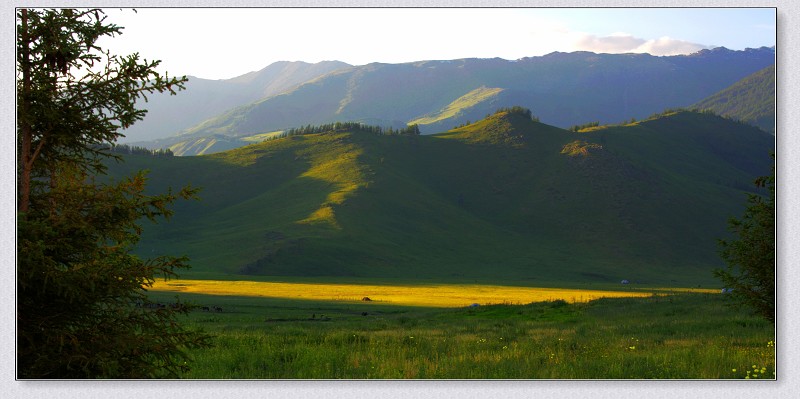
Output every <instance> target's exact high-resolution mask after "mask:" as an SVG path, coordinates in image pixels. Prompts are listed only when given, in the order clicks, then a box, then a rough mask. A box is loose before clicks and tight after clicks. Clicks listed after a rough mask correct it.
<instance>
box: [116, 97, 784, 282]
mask: <svg viewBox="0 0 800 399" xmlns="http://www.w3.org/2000/svg"><path fill="white" fill-rule="evenodd" d="M772 148H773V142H772V136H770V135H768V134H766V133H764V132H762V131H760V130H758V129H755V128H752V127H749V126H747V125H743V124H738V123H735V122H732V121H730V120H726V119H723V118H720V117H716V116H713V115H707V114H698V113H691V112H677V113H671V114H666V115H662V116H658V117H655V118H653V119H649V120H646V121H642V122H638V123H633V124H630V125H625V126H603V127H597V128H594V129H592V131H590V132H584V133H576V132H571V131H566V130H563V129H559V128H556V127H553V126H549V125H546V124H543V123H539V122H535V121H533V120H531V117H530V116H529V115H526V114H525V113H524V112H509V111H503V112H498V113H496V114H494V115H492V116H490V117H489V118H486V119H484V120H480V121H477V122H474V123H472V124H470V125H467V126H464V127H461V128H458V129H454V130H452V131H449V132H445V133H442V134H439V135H433V136H385V135H376V134H374V133H369V132H362V131H339V132H328V133H322V134H309V135H296V136H291V137H287V138H282V139H275V140H271V141H267V142H264V143H259V144H254V145H250V146H246V147H242V148H238V149H235V150H231V151H226V152H222V153H218V154H213V155H209V156H200V157H189V158H169V159H153V158H147V157H130V158H129V159H128V162H127V163H125V164H123V165H121V166H114V173H115V174H119V173H127V172H126V171H130V170H136V169H140V168H146V169H150V170H151V173H150V178H151V182H150V185H151V188H152V189H153V190H162V189H164V188H165V187H167V186H168V185H171V186H173V187H179V186H180V185H182V184H187V183H191V184H192V185H193V186H199V187H202V188H203V190H202V191H201V193H200V197H201V198H202V199H201V200H200V201H198V202H187V203H182V204H179V205H178V206H177V207H176V211H177V213H176V216H175V217H174V218H173V219H172V220H171V221H170V222H169V223H162V224H158V225H148V226H146V227H145V234H144V238H143V240H142V242H141V245H140V249H139V251H140V252H141V253H142V254H143V255H149V254H161V253H172V254H177V255H182V254H186V255H188V256H189V257H190V258H191V259H192V264H193V269H192V271H191V272H188V273H187V274H186V275H187V276H189V277H191V276H192V275H202V274H215V275H219V274H242V275H252V276H305V277H315V276H316V277H320V276H323V277H336V276H338V277H342V278H348V277H350V278H359V277H380V278H387V279H393V278H394V279H417V280H420V281H450V282H459V281H462V282H517V283H524V284H528V285H536V284H541V283H543V282H557V281H562V282H567V283H570V284H574V283H609V282H619V281H620V280H621V279H629V280H630V281H632V282H637V283H641V284H665V285H673V286H675V285H682V286H696V285H706V284H714V278H713V277H712V275H711V270H712V269H713V268H715V267H718V266H720V265H721V262H720V260H719V257H718V255H717V247H716V240H717V239H718V238H720V237H723V236H725V234H727V233H726V223H727V220H728V218H729V217H731V216H735V215H739V214H740V213H741V210H742V208H743V204H744V200H745V195H744V193H745V192H747V191H752V189H753V186H752V184H751V182H752V181H753V179H755V178H756V177H757V176H759V175H763V174H767V173H769V171H770V163H771V159H770V156H769V154H770V151H771V150H772Z"/></svg>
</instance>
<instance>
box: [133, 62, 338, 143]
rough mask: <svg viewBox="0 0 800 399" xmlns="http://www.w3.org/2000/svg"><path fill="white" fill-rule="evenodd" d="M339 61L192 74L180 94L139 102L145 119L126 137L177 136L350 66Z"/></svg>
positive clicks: (137, 139) (295, 63) (282, 64)
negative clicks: (219, 75)
mask: <svg viewBox="0 0 800 399" xmlns="http://www.w3.org/2000/svg"><path fill="white" fill-rule="evenodd" d="M347 66H349V65H348V64H345V63H343V62H339V61H323V62H319V63H316V64H309V63H306V62H285V61H283V62H276V63H273V64H270V65H269V66H267V67H266V68H264V69H262V70H260V71H255V72H251V73H247V74H244V75H241V76H238V77H235V78H232V79H225V80H209V79H201V78H196V77H193V76H190V77H189V81H188V82H187V83H186V90H183V91H181V92H179V93H178V95H177V96H170V95H167V94H163V95H152V96H149V97H148V101H147V102H141V103H140V104H138V105H137V106H139V107H140V108H144V109H147V110H148V112H147V116H146V117H145V119H144V120H142V121H139V122H137V123H136V124H134V125H133V126H131V127H130V128H129V129H127V130H126V131H125V134H126V135H127V136H128V138H127V140H126V141H131V140H133V141H147V140H155V139H160V138H164V137H168V136H174V135H176V134H177V133H178V132H180V131H181V130H183V129H186V128H188V127H190V126H193V125H195V124H197V123H200V122H202V121H203V120H205V119H206V118H210V117H212V116H215V115H217V114H219V113H221V112H223V111H226V110H228V109H231V108H234V107H237V106H240V105H242V104H247V103H250V102H253V101H256V100H259V99H262V98H265V97H269V96H272V95H275V94H279V93H281V92H283V91H285V90H288V89H290V88H292V87H294V86H296V85H298V84H301V83H304V82H307V81H309V80H312V79H314V78H316V77H319V76H321V75H324V74H326V73H328V72H330V71H334V70H336V69H339V68H343V67H347Z"/></svg>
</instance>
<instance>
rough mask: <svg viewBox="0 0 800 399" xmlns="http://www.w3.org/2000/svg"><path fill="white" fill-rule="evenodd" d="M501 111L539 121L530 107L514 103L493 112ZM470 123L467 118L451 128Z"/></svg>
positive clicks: (489, 115) (487, 116) (487, 115)
mask: <svg viewBox="0 0 800 399" xmlns="http://www.w3.org/2000/svg"><path fill="white" fill-rule="evenodd" d="M503 112H506V113H509V114H517V115H522V116H524V117H526V118H528V119H530V120H532V121H534V122H540V121H539V117H538V116H533V113H532V112H531V110H530V109H528V108H525V107H520V106H519V105H515V106H513V107H504V108H498V109H497V111H495V112H494V115H497V114H499V113H503ZM491 116H492V114H486V118H489V117H491ZM471 124H472V121H469V120H467V121H466V122H464V123H462V124H460V125H456V126H454V127H453V129H459V128H462V127H465V126H469V125H471Z"/></svg>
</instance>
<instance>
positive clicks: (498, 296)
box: [151, 280, 716, 308]
mask: <svg viewBox="0 0 800 399" xmlns="http://www.w3.org/2000/svg"><path fill="white" fill-rule="evenodd" d="M151 290H152V291H162V292H176V293H179V292H184V293H194V294H206V295H230V296H251V297H270V298H286V299H301V300H314V301H361V300H362V298H364V297H368V298H370V300H371V301H373V302H378V303H381V304H386V305H404V306H425V307H442V308H446V307H463V306H469V305H471V304H473V303H477V304H480V305H489V304H527V303H531V302H542V301H552V300H557V299H562V300H565V301H567V302H571V303H574V302H587V301H591V300H593V299H598V298H603V297H606V298H609V297H644V296H650V295H653V293H654V292H663V293H667V292H669V291H694V292H716V291H714V290H700V289H691V290H687V289H683V290H680V289H658V288H656V289H648V290H647V291H637V290H632V289H625V290H620V291H613V290H586V289H570V288H535V287H511V286H497V285H462V284H435V285H368V284H367V285H363V284H342V283H285V282H258V281H218V280H169V281H156V282H155V284H154V285H153V287H152V288H151Z"/></svg>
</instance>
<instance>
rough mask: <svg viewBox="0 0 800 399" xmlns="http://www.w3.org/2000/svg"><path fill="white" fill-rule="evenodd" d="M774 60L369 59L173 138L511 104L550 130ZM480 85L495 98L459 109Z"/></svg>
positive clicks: (629, 110)
mask: <svg viewBox="0 0 800 399" xmlns="http://www.w3.org/2000/svg"><path fill="white" fill-rule="evenodd" d="M773 63H774V50H773V49H771V48H766V47H763V48H759V49H747V50H743V51H733V50H728V49H725V48H717V49H713V50H703V51H700V52H697V53H695V54H691V55H681V56H669V57H656V56H652V55H649V54H595V53H590V52H574V53H558V52H556V53H551V54H548V55H545V56H541V57H529V58H523V59H519V60H515V61H507V60H503V59H499V58H495V59H460V60H447V61H420V62H411V63H403V64H380V63H373V64H368V65H364V66H356V67H351V68H346V69H339V70H337V71H334V72H332V73H329V74H327V75H325V76H323V77H320V78H317V79H315V80H313V81H311V82H307V83H305V84H302V85H299V86H296V87H295V88H294V89H292V90H289V91H285V92H283V93H281V94H278V95H275V96H272V97H268V98H264V99H261V100H258V101H255V102H253V103H250V104H247V105H243V106H240V107H238V108H235V109H232V110H230V111H228V112H226V113H224V114H221V115H218V116H216V117H214V118H210V119H208V120H206V121H204V122H203V123H201V124H198V125H196V126H194V127H192V128H189V129H187V130H185V131H183V132H181V135H182V136H184V137H202V136H207V135H212V134H224V135H228V136H232V137H241V136H247V135H251V134H257V133H263V132H268V131H273V130H280V129H285V128H288V127H296V126H300V125H304V124H318V123H329V122H333V121H361V120H365V119H370V120H373V121H378V122H382V123H384V124H387V125H391V124H397V123H398V122H400V123H409V122H412V121H421V120H422V121H430V123H425V124H421V126H420V128H421V129H422V131H423V133H433V132H437V131H443V130H447V129H449V128H451V127H453V126H456V125H459V124H462V123H464V122H467V121H469V120H473V121H474V120H477V119H480V118H483V117H484V116H485V115H486V114H488V113H491V112H493V110H495V109H497V108H499V107H505V106H512V105H522V106H525V107H527V108H530V109H532V110H533V112H534V114H536V115H538V116H539V117H540V118H541V120H542V121H544V122H546V123H549V124H552V125H555V126H561V127H566V126H570V125H572V124H576V123H585V122H589V121H595V120H596V121H599V122H601V123H615V122H619V121H622V120H628V119H630V118H631V117H634V118H643V117H646V116H647V115H650V114H652V113H654V112H660V111H661V110H663V109H665V108H670V107H685V106H689V105H691V104H694V103H696V102H698V101H700V100H702V99H703V98H705V97H708V96H709V95H711V94H713V93H716V92H718V91H720V90H722V89H724V88H726V87H728V86H730V85H731V84H733V83H734V82H736V81H738V80H740V79H742V78H744V77H745V76H748V75H750V74H752V73H753V72H755V71H758V70H760V69H763V68H764V67H767V66H769V65H772V64H773ZM481 88H485V89H492V90H494V92H492V95H488V96H483V97H480V96H477V97H476V96H473V99H472V101H462V102H460V103H459V99H463V98H464V97H465V96H469V94H470V93H473V92H475V91H476V90H479V89H481ZM453 104H457V105H458V107H455V108H454V107H453ZM445 114H447V117H441V116H442V115H445ZM434 115H436V116H439V117H435V118H432V116H434ZM426 118H427V119H426Z"/></svg>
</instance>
